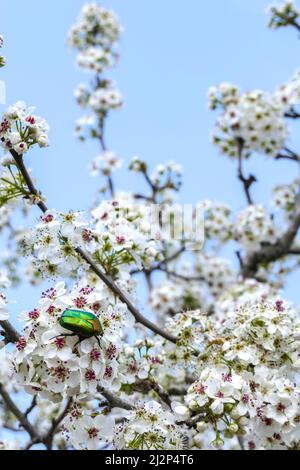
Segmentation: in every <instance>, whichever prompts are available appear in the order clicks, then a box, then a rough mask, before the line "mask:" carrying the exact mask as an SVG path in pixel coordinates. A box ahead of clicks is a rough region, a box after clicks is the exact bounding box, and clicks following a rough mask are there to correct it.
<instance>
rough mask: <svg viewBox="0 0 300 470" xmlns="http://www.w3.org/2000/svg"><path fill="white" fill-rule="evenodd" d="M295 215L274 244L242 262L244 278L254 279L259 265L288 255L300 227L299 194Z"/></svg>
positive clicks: (265, 246) (299, 195)
mask: <svg viewBox="0 0 300 470" xmlns="http://www.w3.org/2000/svg"><path fill="white" fill-rule="evenodd" d="M296 207H297V211H296V214H295V216H294V218H293V220H292V222H291V224H290V226H289V228H288V229H287V231H286V232H285V233H284V234H283V236H282V237H281V238H280V239H279V240H278V241H277V242H276V243H274V244H270V245H267V244H265V245H262V246H261V248H260V249H259V250H257V251H254V252H253V253H250V254H249V255H248V257H247V258H246V259H245V260H243V266H242V268H241V272H242V275H243V277H244V278H249V277H255V274H256V273H257V270H258V268H259V265H260V264H261V263H263V262H264V263H271V262H273V261H276V260H278V259H279V258H281V257H282V256H285V255H287V254H290V252H291V251H292V245H293V242H294V240H295V237H296V235H297V232H298V229H299V227H300V194H298V196H297V200H296Z"/></svg>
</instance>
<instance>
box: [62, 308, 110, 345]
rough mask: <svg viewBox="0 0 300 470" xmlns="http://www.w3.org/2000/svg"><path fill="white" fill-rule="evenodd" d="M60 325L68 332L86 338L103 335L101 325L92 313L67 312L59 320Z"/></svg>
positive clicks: (80, 311)
mask: <svg viewBox="0 0 300 470" xmlns="http://www.w3.org/2000/svg"><path fill="white" fill-rule="evenodd" d="M59 324H60V325H61V326H62V327H63V328H65V329H66V330H69V331H72V332H73V333H75V334H77V335H78V336H83V337H85V338H91V337H92V336H100V335H102V334H103V330H102V326H101V323H100V321H99V319H98V318H97V317H96V315H94V314H93V313H90V312H83V311H82V310H73V309H68V310H65V311H64V312H63V314H62V316H61V318H60V320H59Z"/></svg>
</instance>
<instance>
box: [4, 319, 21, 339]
mask: <svg viewBox="0 0 300 470" xmlns="http://www.w3.org/2000/svg"><path fill="white" fill-rule="evenodd" d="M0 326H1V328H2V329H3V331H4V337H5V342H6V343H16V342H17V341H18V340H19V338H20V334H19V333H18V332H17V330H16V329H15V328H14V327H13V326H12V324H11V323H10V322H9V321H6V320H5V321H0Z"/></svg>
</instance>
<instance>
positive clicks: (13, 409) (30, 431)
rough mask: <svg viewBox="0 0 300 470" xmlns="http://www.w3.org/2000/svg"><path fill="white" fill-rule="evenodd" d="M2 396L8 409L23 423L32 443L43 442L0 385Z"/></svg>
mask: <svg viewBox="0 0 300 470" xmlns="http://www.w3.org/2000/svg"><path fill="white" fill-rule="evenodd" d="M0 395H1V396H2V399H3V401H4V403H5V405H6V406H7V408H8V409H9V410H10V411H11V412H12V413H13V414H14V415H15V417H16V418H17V419H18V421H19V422H20V423H21V425H22V427H23V428H24V429H25V431H27V432H28V434H29V436H30V437H31V439H32V441H34V442H43V439H42V437H41V436H40V435H39V434H38V432H37V431H36V429H35V428H34V427H33V426H32V424H31V423H30V422H29V421H28V419H27V417H26V416H25V414H24V413H22V411H21V410H20V409H19V408H18V407H17V405H16V404H15V402H14V401H13V400H12V399H11V398H10V396H9V394H8V393H7V392H6V390H5V389H4V387H3V385H2V384H1V383H0Z"/></svg>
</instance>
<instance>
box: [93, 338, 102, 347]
mask: <svg viewBox="0 0 300 470" xmlns="http://www.w3.org/2000/svg"><path fill="white" fill-rule="evenodd" d="M94 338H96V341H97V343H98V345H99V348H100V349H101V343H100V339H99V338H98V336H94Z"/></svg>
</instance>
